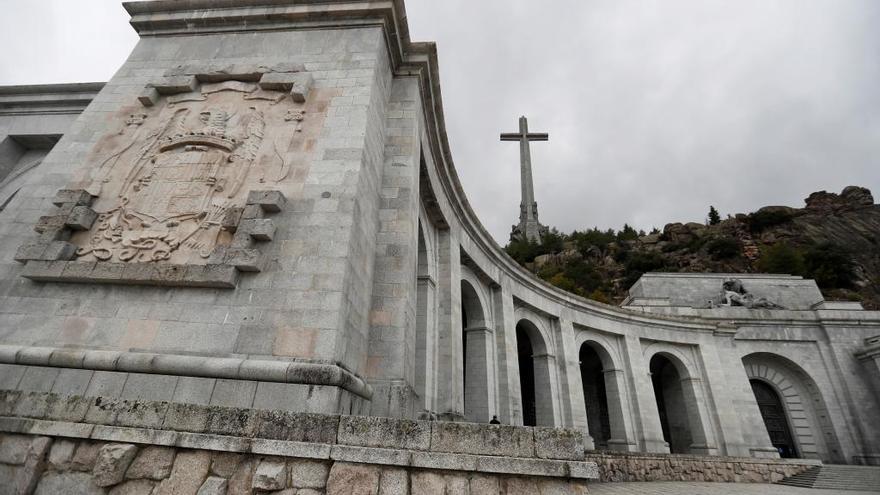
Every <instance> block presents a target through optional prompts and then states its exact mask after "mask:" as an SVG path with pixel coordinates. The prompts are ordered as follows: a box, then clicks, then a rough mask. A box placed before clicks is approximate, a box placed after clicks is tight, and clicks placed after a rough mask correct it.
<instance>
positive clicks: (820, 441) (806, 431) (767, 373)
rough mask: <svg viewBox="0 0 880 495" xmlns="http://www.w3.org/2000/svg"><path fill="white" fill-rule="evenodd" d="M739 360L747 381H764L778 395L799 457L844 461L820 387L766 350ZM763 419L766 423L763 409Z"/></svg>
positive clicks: (799, 370) (781, 357) (786, 360)
mask: <svg viewBox="0 0 880 495" xmlns="http://www.w3.org/2000/svg"><path fill="white" fill-rule="evenodd" d="M742 362H743V366H744V367H745V370H746V376H748V378H749V380H750V381H752V380H755V381H759V382H761V383H764V384H766V385H767V386H769V387H770V388H772V389H773V390H774V391H775V392H776V394H778V396H779V398H780V401H781V403H782V407H783V409H784V412H785V415H786V418H785V420H786V421H787V423H788V425H789V427H790V429H791V433H792V436H793V438H792V440H793V441H794V445H795V448H796V450H797V452H796V453H797V455H798V456H800V457H803V458H808V459H821V460H822V461H824V462H846V459H844V458H843V455H842V454H841V449H840V445H839V443H838V440H837V436H836V434H835V433H834V429H833V427H832V425H831V421H830V419H829V418H830V416H829V413H828V408H827V406H826V405H825V400H824V398H823V397H822V394H821V392H820V391H819V387H818V386H817V385H816V382H815V381H814V380H813V378H812V377H811V376H810V375H809V374H808V373H807V372H806V371H805V370H804V369H803V368H802V367H801V366H799V365H798V364H797V363H795V362H793V361H791V360H789V359H788V358H785V357H783V356H780V355H778V354H773V353H769V352H755V353H752V354H748V355H746V356H744V357H743V358H742ZM762 419H764V420H765V426H766V421H767V419H766V418H765V416H764V411H762ZM768 433H769V431H768Z"/></svg>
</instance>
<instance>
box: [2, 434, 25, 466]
mask: <svg viewBox="0 0 880 495" xmlns="http://www.w3.org/2000/svg"><path fill="white" fill-rule="evenodd" d="M30 444H31V437H29V436H26V435H14V434H8V433H7V434H4V435H3V437H2V438H0V462H2V463H4V464H24V461H25V459H26V458H27V451H28V447H29V446H30Z"/></svg>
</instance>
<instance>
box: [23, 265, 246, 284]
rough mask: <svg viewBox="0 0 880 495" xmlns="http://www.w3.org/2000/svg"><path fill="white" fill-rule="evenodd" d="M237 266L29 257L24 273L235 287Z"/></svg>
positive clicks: (46, 278) (52, 278)
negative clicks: (39, 258)
mask: <svg viewBox="0 0 880 495" xmlns="http://www.w3.org/2000/svg"><path fill="white" fill-rule="evenodd" d="M238 273H239V272H238V270H236V268H235V267H234V266H232V265H170V264H163V265H159V264H155V263H114V262H109V261H97V262H82V261H40V260H30V261H28V262H27V264H25V266H24V269H23V270H22V272H21V276H22V277H24V278H28V279H31V280H33V281H35V282H71V283H93V284H123V285H125V284H136V285H158V286H168V287H205V288H213V289H232V288H235V284H236V281H237V280H238Z"/></svg>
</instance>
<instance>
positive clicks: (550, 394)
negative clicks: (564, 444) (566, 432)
mask: <svg viewBox="0 0 880 495" xmlns="http://www.w3.org/2000/svg"><path fill="white" fill-rule="evenodd" d="M532 362H533V366H534V367H535V416H536V418H535V419H536V422H537V423H538V426H561V425H560V421H559V411H558V410H557V408H556V407H555V406H556V399H557V398H558V394H559V390H558V389H557V387H555V386H554V383H555V382H556V376H555V375H556V373H555V371H556V370H555V369H556V356H553V355H552V354H536V355H534V356H532Z"/></svg>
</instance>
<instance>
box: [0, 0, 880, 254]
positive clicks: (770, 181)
mask: <svg viewBox="0 0 880 495" xmlns="http://www.w3.org/2000/svg"><path fill="white" fill-rule="evenodd" d="M0 5H2V7H3V15H2V16H0V46H2V47H3V50H0V84H33V83H50V82H82V81H104V80H107V79H109V78H110V77H111V76H112V74H113V73H114V71H115V70H116V69H117V68H118V67H119V66H120V65H121V64H122V62H123V61H124V59H125V57H126V56H127V54H128V52H129V51H130V50H131V48H132V46H133V45H134V43H135V42H136V41H137V36H136V35H135V33H134V31H133V30H132V29H131V28H130V27H129V26H128V24H127V20H128V16H127V14H126V13H125V11H124V10H123V9H122V7H121V5H120V2H118V1H117V0H75V1H73V0H0ZM407 9H408V17H409V24H410V31H411V34H412V37H413V39H414V40H417V41H422V40H434V41H437V43H438V50H439V54H440V74H441V81H442V86H443V98H444V104H445V112H446V122H447V131H448V133H449V138H450V142H451V147H452V152H453V157H454V159H455V165H456V168H457V169H458V173H459V175H460V176H461V180H462V183H463V184H464V187H465V190H466V192H467V194H468V197H469V198H470V201H471V204H472V206H473V207H474V209H475V210H476V212H477V214H478V215H479V216H480V218H481V220H482V221H483V223H484V225H486V227H487V228H488V229H489V231H490V232H491V233H492V234H493V235H494V236H495V238H496V240H498V241H499V242H500V243H501V244H504V243H506V241H507V237H508V234H509V232H510V226H511V224H513V223H516V221H517V218H518V212H519V147H518V146H517V145H516V143H510V142H500V141H499V137H498V134H499V133H501V132H513V131H516V129H517V118H518V117H519V116H520V115H526V116H528V117H529V126H530V128H531V130H532V131H535V132H549V133H550V141H549V142H546V143H534V144H533V145H532V163H533V166H534V177H535V193H536V196H537V201H538V205H539V212H540V219H541V221H542V223H544V224H547V225H551V226H556V227H558V228H559V229H560V230H563V231H571V230H572V229H580V228H585V227H592V226H594V225H595V226H599V227H600V228H608V227H614V228H619V227H620V226H622V225H623V223H624V222H627V223H629V224H630V225H634V226H636V227H637V228H642V229H645V230H649V229H650V228H651V227H653V226H657V227H661V228H662V227H663V225H664V224H665V223H668V222H672V221H703V220H704V218H705V216H706V212H707V210H708V209H709V205H710V204H711V205H715V206H716V208H718V209H719V210H720V211H721V213H722V215H724V214H727V213H737V212H748V211H752V210H754V209H756V208H758V207H760V206H764V205H768V204H784V205H790V206H802V205H803V198H805V197H806V196H807V195H808V194H809V193H810V192H812V191H817V190H822V189H825V190H828V191H834V192H839V191H840V189H842V188H843V187H844V186H846V185H850V184H856V185H862V186H865V187H868V188H870V189H871V190H872V191H873V192H874V193H875V196H880V29H878V26H880V1H877V0H777V1H771V0H727V1H723V2H722V1H712V0H687V1H685V0H663V1H658V0H654V1H649V0H642V1H639V0H552V1H547V2H535V1H533V0H479V1H474V0H444V1H436V0H408V1H407Z"/></svg>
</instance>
